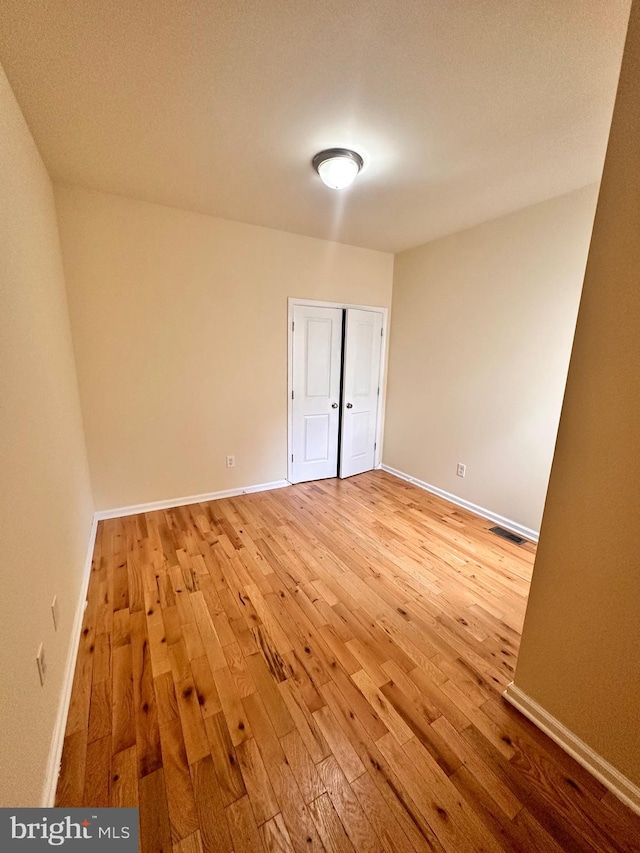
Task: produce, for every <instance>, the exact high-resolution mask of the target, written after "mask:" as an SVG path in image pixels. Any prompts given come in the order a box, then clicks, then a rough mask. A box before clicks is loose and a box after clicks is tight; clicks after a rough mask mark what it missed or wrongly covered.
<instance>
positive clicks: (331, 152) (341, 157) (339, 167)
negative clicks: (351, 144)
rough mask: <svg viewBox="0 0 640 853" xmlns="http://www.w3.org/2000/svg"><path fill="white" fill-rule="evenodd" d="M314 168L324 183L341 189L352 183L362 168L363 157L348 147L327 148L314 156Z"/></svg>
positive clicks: (334, 188) (333, 188)
mask: <svg viewBox="0 0 640 853" xmlns="http://www.w3.org/2000/svg"><path fill="white" fill-rule="evenodd" d="M312 163H313V168H314V169H315V170H316V172H317V173H318V174H319V175H320V180H321V181H322V183H323V184H326V185H327V186H328V187H331V189H332V190H341V189H344V188H345V187H348V186H349V185H350V184H352V183H353V182H354V180H355V178H356V175H357V174H358V172H359V171H360V169H362V165H363V161H362V157H361V156H360V155H359V154H357V153H356V152H355V151H350V150H349V149H348V148H327V150H326V151H321V152H320V153H319V154H316V156H315V157H314V158H313V161H312Z"/></svg>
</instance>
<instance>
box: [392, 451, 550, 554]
mask: <svg viewBox="0 0 640 853" xmlns="http://www.w3.org/2000/svg"><path fill="white" fill-rule="evenodd" d="M381 468H382V470H383V471H386V472H387V473H388V474H393V476H394V477H399V478H400V479H401V480H406V481H407V483H411V484H412V485H414V486H418V487H419V488H420V489H424V490H425V491H426V492H431V494H432V495H438V497H440V498H444V499H445V500H446V501H449V503H452V504H456V506H461V507H462V508H463V509H467V510H469V512H472V513H474V515H479V516H480V517H481V518H486V519H488V520H489V521H494V522H495V523H496V524H499V525H500V527H506V528H507V529H508V530H513V532H514V533H517V534H518V535H519V536H524V538H525V539H530V540H531V541H532V542H537V541H538V538H539V536H540V532H539V531H538V530H532V529H531V528H530V527H525V526H524V525H522V524H519V523H518V522H517V521H512V520H511V519H510V518H505V517H504V516H503V515H498V513H497V512H492V511H491V510H490V509H485V508H484V507H482V506H478V505H477V504H474V503H471V501H467V500H465V499H464V498H459V497H458V496H457V495H452V494H451V492H445V490H444V489H439V488H438V487H437V486H432V485H431V484H430V483H425V482H424V481H423V480H418V479H416V478H415V477H412V476H411V475H410V474H405V473H404V472H403V471H398V470H397V469H396V468H391V467H390V466H389V465H384V464H383V465H382V466H381Z"/></svg>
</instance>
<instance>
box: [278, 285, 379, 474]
mask: <svg viewBox="0 0 640 853" xmlns="http://www.w3.org/2000/svg"><path fill="white" fill-rule="evenodd" d="M294 305H308V306H315V307H317V308H358V309H360V310H361V311H377V312H379V313H380V314H382V338H383V346H382V356H381V362H380V402H379V403H378V416H377V423H376V450H375V456H374V460H373V464H374V468H380V467H381V464H382V434H383V427H384V414H385V408H386V396H387V384H386V383H387V357H388V352H389V346H388V343H389V342H388V319H389V309H388V308H384V307H383V306H381V305H354V304H352V303H351V302H321V301H319V300H318V299H298V298H296V297H295V296H290V297H289V298H288V300H287V480H288V481H289V482H291V476H292V475H291V454H292V452H293V406H292V400H291V394H292V392H293V334H292V325H293V307H294Z"/></svg>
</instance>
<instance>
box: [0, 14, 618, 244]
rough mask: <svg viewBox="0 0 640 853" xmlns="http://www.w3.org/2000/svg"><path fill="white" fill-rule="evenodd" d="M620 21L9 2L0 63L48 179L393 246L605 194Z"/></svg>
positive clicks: (0, 22)
mask: <svg viewBox="0 0 640 853" xmlns="http://www.w3.org/2000/svg"><path fill="white" fill-rule="evenodd" d="M629 7H630V2H629V0H581V2H576V0H535V1H534V2H510V1H509V0H483V2H478V3H469V2H468V0H353V2H351V3H343V2H336V0H326V2H323V3H317V2H315V0H314V2H311V0H295V2H294V0H269V2H265V0H246V1H245V0H243V2H240V0H215V2H211V0H183V2H176V0H154V2H151V0H109V2H105V0H49V2H46V3H45V2H32V3H31V2H30V3H26V2H25V0H3V3H2V5H1V9H0V61H2V64H3V65H4V67H5V70H6V72H7V76H8V77H9V80H10V82H11V84H12V86H13V88H14V91H15V93H16V96H17V98H18V101H19V102H20V104H21V106H22V109H23V111H24V113H25V116H26V118H27V121H28V123H29V125H30V127H31V130H32V132H33V134H34V137H35V139H36V142H37V144H38V146H39V148H40V151H41V153H42V155H43V158H44V160H45V162H46V164H47V166H48V168H49V170H50V172H51V174H52V176H53V178H54V179H57V180H61V181H66V182H69V183H73V184H78V185H81V186H85V187H93V188H96V189H101V190H105V191H108V192H114V193H118V194H122V195H126V196H131V197H135V198H139V199H144V200H148V201H153V202H159V203H162V204H167V205H172V206H175V207H181V208H185V209H189V210H195V211H201V212H205V213H209V214H212V215H215V216H221V217H225V218H228V219H235V220H240V221H243V222H249V223H254V224H256V225H264V226H267V227H271V228H279V229H282V230H286V231H293V232H296V233H300V234H307V235H311V236H315V237H321V238H329V239H337V240H339V241H341V242H346V243H352V244H354V245H359V246H366V247H370V248H375V249H381V250H384V251H399V250H402V249H405V248H407V247H410V246H414V245H417V244H419V243H423V242H425V241H427V240H430V239H433V238H435V237H439V236H442V235H444V234H447V233H451V232H453V231H457V230H459V229H461V228H464V227H468V226H470V225H473V224H475V223H477V222H480V221H483V220H486V219H490V218H493V217H496V216H500V215H502V214H504V213H508V212H510V211H513V210H516V209H518V208H522V207H525V206H526V205H529V204H533V203H535V202H537V201H542V200H543V199H546V198H550V197H552V196H555V195H560V194H562V193H564V192H569V191H570V190H572V189H575V188H577V187H580V186H584V185H585V184H588V183H590V182H593V181H596V180H598V179H599V177H600V172H601V168H602V163H603V159H604V152H605V146H606V140H607V134H608V129H609V123H610V118H611V112H612V107H613V99H614V95H615V88H616V82H617V76H618V71H619V65H620V59H621V55H622V47H623V42H624V35H625V29H626V23H627V18H628V13H629ZM336 146H339V147H345V148H353V149H355V150H356V151H359V152H360V153H361V154H362V155H363V157H364V160H365V165H364V169H363V171H362V174H361V175H360V176H359V178H358V180H357V181H356V183H355V184H354V186H353V187H352V188H351V189H350V190H348V191H342V192H333V191H331V190H328V189H327V188H326V187H324V186H323V185H322V184H321V182H320V181H319V179H318V176H317V175H316V174H315V172H314V171H313V170H312V168H311V165H310V164H311V159H312V157H313V155H314V154H315V153H316V152H318V151H320V150H321V149H323V148H330V147H336Z"/></svg>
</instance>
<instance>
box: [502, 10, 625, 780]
mask: <svg viewBox="0 0 640 853" xmlns="http://www.w3.org/2000/svg"><path fill="white" fill-rule="evenodd" d="M639 139H640V5H639V4H638V3H637V2H636V3H634V7H633V11H632V13H631V23H630V29H629V36H628V41H627V47H626V50H625V54H624V59H623V63H622V76H621V80H620V87H619V90H618V99H617V102H616V107H615V111H614V117H613V125H612V129H611V136H610V140H609V149H608V152H607V158H606V163H605V168H604V174H603V178H602V185H601V192H600V199H599V202H598V211H597V214H596V220H595V225H594V232H593V240H592V243H591V250H590V252H589V260H588V265H587V273H586V278H585V283H584V292H583V296H582V302H581V305H580V313H579V316H578V324H577V328H576V337H575V344H574V347H573V353H572V356H571V367H570V370H569V378H568V383H567V391H566V396H565V402H564V406H563V410H562V418H561V421H560V429H559V433H558V443H557V447H556V453H555V457H554V460H553V470H552V474H551V481H550V484H549V494H548V498H547V505H546V508H545V514H544V520H543V523H542V531H541V537H540V548H539V551H538V557H537V560H536V565H535V569H534V573H533V584H532V588H531V595H530V598H529V606H528V610H527V615H526V620H525V625H524V635H523V638H522V647H521V651H520V657H519V660H518V666H517V670H516V678H515V682H516V685H517V686H518V687H519V688H520V689H521V690H523V691H524V692H525V693H527V694H528V695H529V696H530V697H531V698H533V699H534V700H535V701H537V702H538V703H539V704H541V705H542V706H543V707H544V708H545V709H546V710H547V711H549V712H550V713H551V714H552V715H554V716H556V717H557V718H558V719H559V720H560V721H561V722H562V723H564V725H565V726H567V727H568V728H569V729H571V730H572V731H573V732H574V733H575V734H577V735H578V736H579V737H580V738H582V739H583V740H584V741H586V742H587V744H589V746H591V747H592V748H593V749H595V750H596V752H598V753H600V755H602V756H603V757H604V758H605V759H607V760H608V761H610V762H611V763H612V764H613V765H614V766H615V767H616V768H617V769H618V770H620V771H621V772H622V773H624V774H625V775H626V776H627V777H628V778H629V779H630V780H631V781H632V782H634V783H635V784H636V785H640V737H639V724H640V723H639V721H640V561H639V558H638V541H639V539H638V534H639V533H640V158H639V156H638V140H639Z"/></svg>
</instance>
